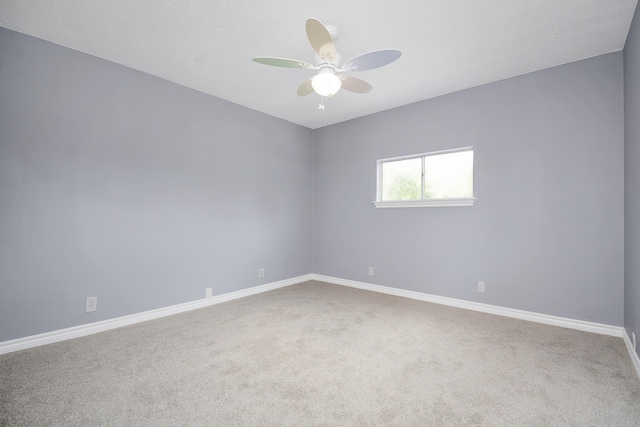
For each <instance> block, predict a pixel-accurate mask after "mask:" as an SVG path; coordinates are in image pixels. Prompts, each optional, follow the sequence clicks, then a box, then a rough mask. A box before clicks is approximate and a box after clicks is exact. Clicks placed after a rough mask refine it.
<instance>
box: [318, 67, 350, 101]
mask: <svg viewBox="0 0 640 427" xmlns="http://www.w3.org/2000/svg"><path fill="white" fill-rule="evenodd" d="M311 87H312V88H313V90H314V91H315V92H316V93H317V94H318V95H320V96H329V97H331V96H333V95H335V94H336V93H337V92H338V91H339V90H340V88H341V87H342V81H341V80H340V77H338V76H336V75H335V73H334V71H333V70H332V69H331V68H325V69H321V70H320V72H319V73H318V74H317V75H315V76H313V78H312V79H311Z"/></svg>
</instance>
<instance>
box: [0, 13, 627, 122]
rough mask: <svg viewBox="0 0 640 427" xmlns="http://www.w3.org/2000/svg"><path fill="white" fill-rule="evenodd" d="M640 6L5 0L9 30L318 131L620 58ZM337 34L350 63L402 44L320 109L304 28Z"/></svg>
mask: <svg viewBox="0 0 640 427" xmlns="http://www.w3.org/2000/svg"><path fill="white" fill-rule="evenodd" d="M636 3H637V0H393V1H389V0H385V1H382V0H368V1H363V0H357V1H355V0H351V1H350V0H316V1H308V0H273V1H257V0H209V1H205V0H109V1H105V0H28V1H25V0H2V1H0V26H2V27H6V28H9V29H12V30H16V31H19V32H21V33H25V34H29V35H32V36H35V37H38V38H41V39H44V40H48V41H51V42H54V43H57V44H60V45H63V46H67V47H70V48H72V49H76V50H79V51H81V52H86V53H88V54H91V55H95V56H98V57H101V58H105V59H108V60H110V61H113V62H116V63H119V64H123V65H126V66H127V67H131V68H134V69H136V70H140V71H144V72H146V73H149V74H152V75H155V76H158V77H161V78H163V79H167V80H170V81H173V82H176V83H179V84H181V85H184V86H187V87H191V88H193V89H196V90H198V91H201V92H204V93H208V94H211V95H215V96H217V97H220V98H223V99H226V100H229V101H232V102H235V103H237V104H240V105H244V106H246V107H249V108H252V109H254V110H258V111H262V112H264V113H267V114H270V115H272V116H275V117H280V118H282V119H284V120H288V121H290V122H293V123H297V124H300V125H302V126H306V127H308V128H311V129H315V128H319V127H322V126H327V125H330V124H333V123H338V122H342V121H345V120H349V119H353V118H356V117H361V116H364V115H367V114H371V113H375V112H378V111H382V110H386V109H389V108H393V107H397V106H400V105H405V104H409V103H413V102H416V101H420V100H423V99H427V98H432V97H435V96H439V95H443V94H446V93H450V92H454V91H458V90H461V89H464V88H468V87H473V86H477V85H480V84H484V83H489V82H492V81H496V80H501V79H505V78H508V77H512V76H516V75H520V74H524V73H528V72H531V71H535V70H540V69H543V68H548V67H553V66H555V65H560V64H564V63H568V62H572V61H577V60H580V59H584V58H589V57H592V56H597V55H601V54H605V53H609V52H615V51H619V50H621V49H622V48H623V47H624V42H625V39H626V36H627V33H628V31H629V26H630V24H631V19H632V16H633V12H634V10H635V7H636ZM309 17H315V18H317V19H319V20H320V21H322V22H323V23H325V24H333V25H336V26H337V27H338V30H339V37H338V39H337V40H336V46H337V50H338V52H339V53H340V54H341V55H342V58H343V59H344V60H346V59H349V58H351V57H354V56H356V55H359V54H362V53H366V52H369V51H371V50H376V49H383V48H396V49H400V50H401V51H402V52H403V55H402V57H401V58H400V59H399V60H398V61H396V62H394V63H392V64H390V65H388V66H386V67H383V68H379V69H376V70H371V71H366V72H362V73H359V74H358V75H357V77H359V78H362V79H364V80H366V81H368V82H369V83H371V84H372V85H373V87H374V89H373V91H372V92H371V93H369V94H366V95H359V94H354V93H350V92H346V91H341V92H339V93H338V94H336V95H335V96H334V97H333V98H332V99H331V100H329V101H327V102H326V109H325V110H324V111H320V110H319V109H318V103H319V101H320V99H319V97H318V96H317V95H315V94H312V95H308V96H306V97H304V98H300V97H298V96H297V95H296V89H297V87H298V85H299V84H300V83H301V82H302V81H303V80H305V79H307V78H309V77H310V76H312V75H313V73H314V72H313V71H312V70H302V69H287V68H277V67H268V66H265V65H261V64H257V63H254V62H252V61H251V58H252V57H255V56H277V57H284V58H291V59H300V60H303V61H306V62H311V63H313V51H312V49H311V46H310V45H309V42H308V40H307V37H306V33H305V21H306V19H307V18H309Z"/></svg>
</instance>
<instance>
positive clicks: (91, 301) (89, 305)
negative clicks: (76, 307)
mask: <svg viewBox="0 0 640 427" xmlns="http://www.w3.org/2000/svg"><path fill="white" fill-rule="evenodd" d="M97 309H98V297H87V301H86V303H85V306H84V311H85V313H90V312H92V311H96V310H97Z"/></svg>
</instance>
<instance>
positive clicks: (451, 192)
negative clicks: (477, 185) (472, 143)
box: [374, 147, 475, 208]
mask: <svg viewBox="0 0 640 427" xmlns="http://www.w3.org/2000/svg"><path fill="white" fill-rule="evenodd" d="M474 201H475V198H474V197H473V147H465V148H458V149H455V150H446V151H436V152H433V153H425V154H416V155H413V156H403V157H394V158H392V159H382V160H378V185H377V196H376V201H375V202H374V205H375V206H376V207H377V208H397V207H418V206H420V207H426V206H473V202H474Z"/></svg>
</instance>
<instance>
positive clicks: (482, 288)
mask: <svg viewBox="0 0 640 427" xmlns="http://www.w3.org/2000/svg"><path fill="white" fill-rule="evenodd" d="M484 290H485V285H484V282H478V292H480V293H482V294H484Z"/></svg>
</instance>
